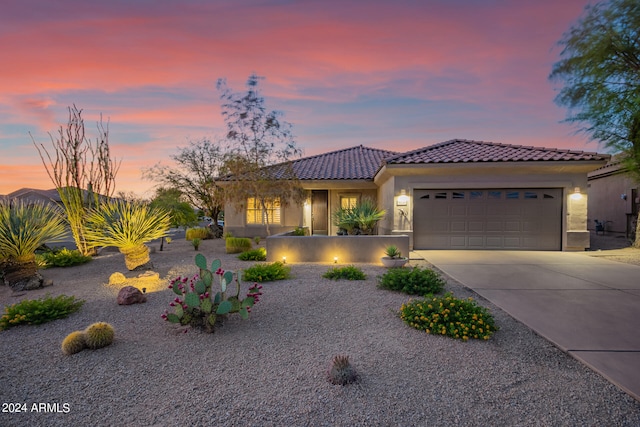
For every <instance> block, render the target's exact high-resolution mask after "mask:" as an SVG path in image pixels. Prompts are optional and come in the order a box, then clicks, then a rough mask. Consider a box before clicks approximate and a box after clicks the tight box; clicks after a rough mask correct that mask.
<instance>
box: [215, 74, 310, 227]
mask: <svg viewBox="0 0 640 427" xmlns="http://www.w3.org/2000/svg"><path fill="white" fill-rule="evenodd" d="M262 79H263V77H259V76H257V75H255V74H252V75H250V76H249V78H248V79H247V83H246V92H234V91H233V90H232V89H231V88H230V87H229V86H228V84H227V81H226V80H225V79H219V80H218V82H217V89H218V91H219V94H220V99H221V112H222V116H223V118H224V122H225V125H226V134H225V137H226V141H227V144H228V148H227V152H226V155H225V164H224V171H225V173H226V174H225V178H224V180H225V197H226V200H228V201H230V202H231V203H233V204H234V206H235V207H236V209H242V208H246V207H247V206H248V205H249V204H253V207H254V208H255V209H254V212H258V213H259V214H260V215H261V216H262V217H261V218H255V219H254V220H256V221H257V222H258V223H264V224H265V226H266V232H267V234H268V235H269V234H270V228H269V224H270V222H271V221H272V220H273V219H272V218H270V217H269V212H270V211H272V212H273V210H274V209H278V208H279V207H280V206H286V205H287V204H288V203H290V202H291V201H296V202H297V201H300V200H301V199H302V198H303V191H302V188H301V186H300V182H299V180H298V179H297V177H296V174H295V171H294V169H293V164H292V161H293V160H295V159H296V158H299V157H300V156H301V155H302V151H301V149H300V148H298V146H297V145H296V141H295V138H294V135H293V132H292V126H291V124H290V123H288V122H286V121H284V120H283V118H282V117H283V113H282V112H280V111H276V110H268V109H267V107H266V105H265V99H264V97H263V96H261V94H260V91H259V88H258V86H259V83H260V81H261V80H262Z"/></svg>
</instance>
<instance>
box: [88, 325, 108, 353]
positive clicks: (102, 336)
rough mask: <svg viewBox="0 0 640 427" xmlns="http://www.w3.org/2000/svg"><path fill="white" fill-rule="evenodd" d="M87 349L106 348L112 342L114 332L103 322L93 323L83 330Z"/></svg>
mask: <svg viewBox="0 0 640 427" xmlns="http://www.w3.org/2000/svg"><path fill="white" fill-rule="evenodd" d="M84 336H85V341H86V343H87V347H88V348H90V349H92V350H95V349H98V348H102V347H106V346H108V345H109V344H111V343H112V342H113V338H114V336H115V331H114V330H113V326H111V325H110V324H108V323H105V322H98V323H93V324H91V325H89V326H88V327H87V329H85V330H84Z"/></svg>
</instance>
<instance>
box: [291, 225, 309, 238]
mask: <svg viewBox="0 0 640 427" xmlns="http://www.w3.org/2000/svg"><path fill="white" fill-rule="evenodd" d="M291 234H292V235H293V236H306V235H307V232H306V230H305V229H304V228H302V227H296V229H295V230H293V232H292V233H291Z"/></svg>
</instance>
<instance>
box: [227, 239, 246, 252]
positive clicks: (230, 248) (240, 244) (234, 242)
mask: <svg viewBox="0 0 640 427" xmlns="http://www.w3.org/2000/svg"><path fill="white" fill-rule="evenodd" d="M224 242H225V247H226V249H227V253H228V254H238V253H240V252H245V251H248V250H250V249H251V239H249V238H248V237H227V238H226V239H225V240H224Z"/></svg>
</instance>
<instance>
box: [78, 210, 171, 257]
mask: <svg viewBox="0 0 640 427" xmlns="http://www.w3.org/2000/svg"><path fill="white" fill-rule="evenodd" d="M170 225H171V217H170V215H169V213H168V212H166V211H164V210H163V209H160V208H155V207H150V206H149V205H147V204H144V203H140V202H136V201H126V200H116V201H108V202H105V203H103V204H101V205H100V206H98V207H97V208H95V209H92V210H90V211H89V213H88V215H87V232H86V237H87V241H88V242H90V245H91V246H93V247H97V246H115V247H116V248H118V249H119V250H120V252H122V253H123V254H124V262H125V264H126V266H127V269H129V270H134V269H135V268H136V267H140V266H142V265H144V264H146V263H148V262H149V260H150V258H149V248H148V247H147V246H146V245H145V243H147V242H150V241H152V240H154V239H159V238H161V237H163V236H166V235H167V232H168V231H169V227H170Z"/></svg>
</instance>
